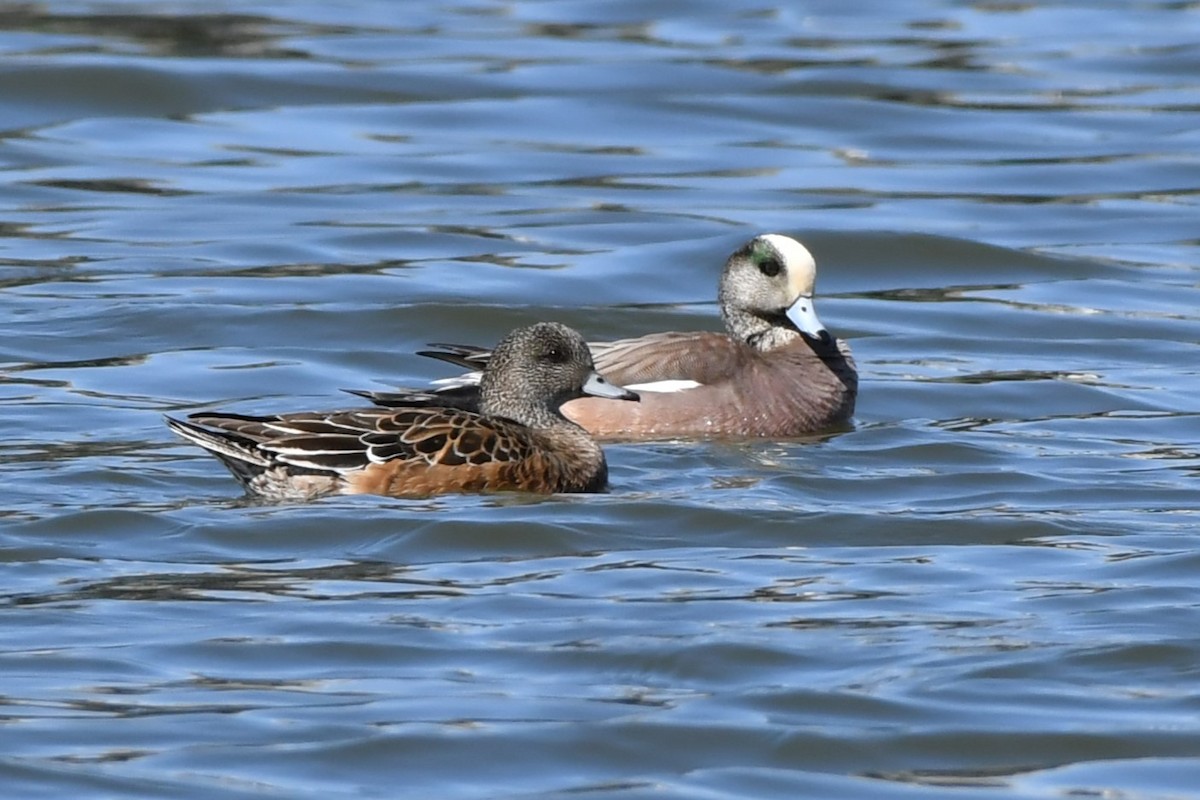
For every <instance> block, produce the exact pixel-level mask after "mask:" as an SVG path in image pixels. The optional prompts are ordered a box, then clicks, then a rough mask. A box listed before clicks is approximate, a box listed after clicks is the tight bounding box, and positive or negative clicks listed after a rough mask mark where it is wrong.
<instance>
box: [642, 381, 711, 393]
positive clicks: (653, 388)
mask: <svg viewBox="0 0 1200 800" xmlns="http://www.w3.org/2000/svg"><path fill="white" fill-rule="evenodd" d="M703 385H704V384H702V383H697V382H696V381H651V382H650V383H627V384H625V388H626V389H631V390H633V391H635V392H683V391H686V390H688V389H695V388H696V387H697V386H703Z"/></svg>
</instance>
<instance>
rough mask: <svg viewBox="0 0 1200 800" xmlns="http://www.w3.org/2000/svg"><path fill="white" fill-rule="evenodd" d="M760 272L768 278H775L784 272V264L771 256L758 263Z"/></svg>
mask: <svg viewBox="0 0 1200 800" xmlns="http://www.w3.org/2000/svg"><path fill="white" fill-rule="evenodd" d="M758 271H759V272H761V273H762V274H763V275H766V276H767V277H768V278H774V277H775V276H776V275H778V274H779V273H780V272H783V264H782V263H781V262H780V260H779V259H778V258H775V257H774V256H769V257H767V258H764V259H763V260H762V261H759V262H758Z"/></svg>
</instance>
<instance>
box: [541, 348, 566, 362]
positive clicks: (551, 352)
mask: <svg viewBox="0 0 1200 800" xmlns="http://www.w3.org/2000/svg"><path fill="white" fill-rule="evenodd" d="M542 358H544V359H545V360H546V361H549V362H550V363H551V364H565V363H567V361H569V360H570V358H571V354H570V353H568V352H567V351H566V349H565V348H562V347H555V346H551V347H548V348H546V349H545V350H544V351H543V352H542Z"/></svg>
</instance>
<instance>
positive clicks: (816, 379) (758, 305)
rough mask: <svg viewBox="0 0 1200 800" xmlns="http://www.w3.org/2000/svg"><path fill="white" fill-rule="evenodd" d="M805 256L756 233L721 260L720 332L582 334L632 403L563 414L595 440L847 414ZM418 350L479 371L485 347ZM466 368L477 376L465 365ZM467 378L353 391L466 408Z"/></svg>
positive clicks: (572, 408)
mask: <svg viewBox="0 0 1200 800" xmlns="http://www.w3.org/2000/svg"><path fill="white" fill-rule="evenodd" d="M815 282H816V262H815V261H814V259H813V257H812V254H811V253H809V251H808V249H807V248H805V247H804V245H802V244H800V242H798V241H796V240H795V239H792V238H790V237H788V236H783V235H780V234H764V235H761V236H756V237H755V238H753V239H751V240H750V241H749V242H747V243H746V244H744V245H743V246H741V247H740V248H738V249H737V250H736V251H734V253H733V254H732V255H730V256H729V258H728V260H727V261H726V262H725V269H724V271H723V272H722V273H721V280H720V285H719V289H718V293H717V298H718V301H719V304H720V307H721V317H722V319H723V320H724V323H725V331H726V332H725V333H714V332H709V331H691V332H686V333H676V332H672V333H656V334H650V335H648V336H641V337H638V338H636V339H622V340H619V341H615V342H602V343H601V342H593V343H590V345H589V346H590V347H591V350H592V354H593V356H594V358H595V363H596V368H597V369H598V370H599V371H600V372H601V373H602V374H603V375H604V376H605V377H607V378H608V379H609V380H612V381H614V382H616V383H619V384H622V385H625V386H629V387H630V388H633V389H637V390H638V391H639V392H640V393H641V396H642V401H641V402H640V403H637V404H633V403H616V402H612V401H611V400H603V399H598V398H581V399H577V400H572V401H571V402H569V403H567V404H566V405H565V406H563V413H564V414H566V416H567V417H569V418H570V419H572V420H574V421H575V422H577V423H579V424H580V425H582V426H583V427H584V428H586V429H587V430H588V432H590V433H591V434H592V435H593V436H596V437H597V438H599V439H606V440H637V439H671V438H699V437H723V438H745V437H771V438H785V437H789V436H800V435H804V434H810V433H815V432H818V431H822V430H827V429H829V428H832V427H835V426H837V425H840V424H844V423H845V422H846V421H847V420H849V419H850V417H851V415H853V413H854V403H855V399H856V397H857V395H858V372H857V370H856V369H855V366H854V359H853V357H852V356H851V354H850V348H849V346H848V345H847V344H846V343H845V342H843V341H841V340H838V339H835V338H834V337H833V336H831V335H830V333H829V331H827V330H826V329H825V326H824V325H823V324H821V320H820V318H818V317H817V313H816V310H815V308H814V306H813V286H814V284H815ZM435 346H436V347H440V348H442V349H441V350H436V351H427V352H425V353H424V354H425V355H430V356H433V357H436V358H441V359H443V360H446V361H450V362H452V363H456V364H459V365H462V366H466V367H468V368H471V369H479V368H480V367H481V366H482V365H484V364H486V363H487V361H488V358H489V356H490V353H489V352H488V351H487V350H484V349H481V348H477V347H470V346H462V345H435ZM476 375H477V374H476ZM475 381H477V377H475V376H471V375H468V376H462V378H459V379H450V380H447V381H441V382H439V383H441V384H443V385H442V386H440V387H438V388H435V389H432V390H430V391H428V392H424V393H422V392H413V391H408V390H401V391H398V392H354V393H355V394H359V395H361V396H363V397H366V398H368V399H370V400H371V401H372V402H374V403H376V404H378V405H382V406H389V405H392V404H397V403H399V404H404V403H442V404H451V405H455V406H458V407H462V408H473V407H476V405H477V403H478V390H477V389H476V388H475V387H474V386H473V383H474V382H475Z"/></svg>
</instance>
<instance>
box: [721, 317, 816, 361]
mask: <svg viewBox="0 0 1200 800" xmlns="http://www.w3.org/2000/svg"><path fill="white" fill-rule="evenodd" d="M723 317H724V320H725V330H727V331H729V333H730V334H731V335H732V336H733V337H734V338H735V339H737V340H738V341H740V342H743V343H745V344H746V345H748V346H750V347H752V348H754V349H755V350H758V351H759V352H763V353H765V352H767V351H768V350H775V349H776V348H779V347H783V346H784V345H788V344H791V343H792V342H795V341H796V340H798V339H801V338H803V334H801V333H800V331H798V330H796V328H795V326H793V325H792V323H791V321H790V320H788V318H787V317H785V316H783V315H782V314H780V315H779V316H777V317H763V316H759V315H758V314H753V313H751V312H749V311H742V310H734V309H730V310H727V311H726V312H725V313H724V314H723Z"/></svg>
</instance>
